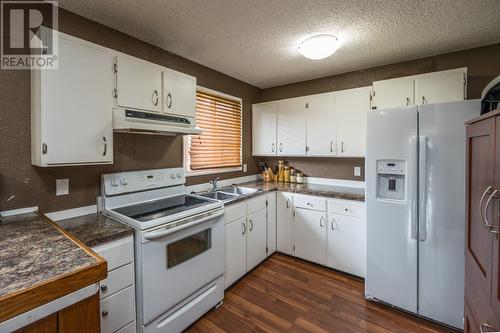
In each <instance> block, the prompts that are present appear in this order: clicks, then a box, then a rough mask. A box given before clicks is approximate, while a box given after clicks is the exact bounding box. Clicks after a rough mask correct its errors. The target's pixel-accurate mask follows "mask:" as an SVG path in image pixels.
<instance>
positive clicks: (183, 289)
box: [140, 209, 226, 325]
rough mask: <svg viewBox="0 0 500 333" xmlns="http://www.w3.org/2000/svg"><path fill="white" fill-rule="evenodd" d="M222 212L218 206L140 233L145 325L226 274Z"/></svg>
mask: <svg viewBox="0 0 500 333" xmlns="http://www.w3.org/2000/svg"><path fill="white" fill-rule="evenodd" d="M223 214H224V210H223V209H218V210H216V211H213V212H209V213H203V214H198V215H196V216H194V217H189V218H186V219H184V220H180V221H178V222H176V223H175V225H176V227H174V228H169V227H165V228H158V229H154V230H151V231H147V232H143V233H141V234H142V237H141V243H142V244H141V245H140V246H141V249H140V252H141V254H140V260H141V264H140V267H141V268H140V269H141V280H142V281H141V288H142V290H141V291H142V292H141V293H140V294H141V297H142V299H141V301H142V302H141V303H142V314H143V316H142V318H143V324H144V325H148V324H149V323H150V322H151V321H152V320H154V319H155V318H157V317H158V316H160V315H162V314H164V313H166V312H167V311H168V310H170V309H171V308H172V307H173V306H175V305H176V304H178V303H180V302H182V301H183V300H185V299H186V298H187V297H189V296H190V295H192V294H194V293H195V292H196V291H198V290H199V289H201V288H203V287H204V286H206V285H207V284H208V283H210V282H212V281H214V280H215V279H217V278H218V277H220V276H221V275H223V274H224V271H225V260H226V259H225V241H224V220H223Z"/></svg>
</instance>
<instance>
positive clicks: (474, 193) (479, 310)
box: [465, 118, 495, 325]
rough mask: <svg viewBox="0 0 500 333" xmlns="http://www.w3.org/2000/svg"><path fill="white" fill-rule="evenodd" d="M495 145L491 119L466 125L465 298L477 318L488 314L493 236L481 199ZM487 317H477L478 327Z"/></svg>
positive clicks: (489, 179) (488, 183)
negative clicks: (486, 223)
mask: <svg viewBox="0 0 500 333" xmlns="http://www.w3.org/2000/svg"><path fill="white" fill-rule="evenodd" d="M494 146H495V122H494V118H489V119H486V120H483V121H480V122H477V123H474V124H472V125H469V126H467V175H466V178H467V180H466V184H467V201H466V230H465V232H466V237H465V243H466V244H465V267H466V268H465V298H466V299H467V301H468V304H469V306H470V308H471V311H472V313H473V314H478V315H480V314H481V315H483V314H488V313H490V312H491V311H490V295H491V285H492V260H493V258H492V253H493V251H492V247H493V239H494V237H492V234H491V233H490V232H489V231H488V230H487V229H486V228H485V225H484V221H485V217H484V215H485V214H484V206H485V205H484V204H485V203H484V198H485V197H486V196H488V193H490V194H491V192H488V189H489V188H490V186H493V185H494V153H495V151H494ZM491 213H492V210H491V209H490V210H489V211H487V212H486V218H488V219H489V220H490V221H491V218H492V217H491V215H492V214H491ZM476 317H477V316H476ZM487 317H488V316H486V318H476V319H477V321H478V324H479V325H481V322H482V321H483V320H485V319H487Z"/></svg>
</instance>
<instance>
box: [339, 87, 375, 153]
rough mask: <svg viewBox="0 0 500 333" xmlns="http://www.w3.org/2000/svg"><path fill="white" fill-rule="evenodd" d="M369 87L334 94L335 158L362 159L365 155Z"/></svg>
mask: <svg viewBox="0 0 500 333" xmlns="http://www.w3.org/2000/svg"><path fill="white" fill-rule="evenodd" d="M370 92H371V87H362V88H356V89H349V90H342V91H337V92H336V93H335V114H336V124H337V156H341V157H364V156H365V153H366V118H367V113H368V112H369V111H370Z"/></svg>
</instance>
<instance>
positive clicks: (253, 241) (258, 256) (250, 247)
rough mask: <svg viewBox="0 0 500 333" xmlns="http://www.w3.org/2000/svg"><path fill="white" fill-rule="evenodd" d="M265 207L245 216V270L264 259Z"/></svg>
mask: <svg viewBox="0 0 500 333" xmlns="http://www.w3.org/2000/svg"><path fill="white" fill-rule="evenodd" d="M266 234H267V223H266V209H261V210H259V211H256V212H255V213H252V214H249V215H248V216H247V271H249V270H251V269H252V268H254V267H255V266H257V265H258V264H259V263H260V262H261V261H263V260H264V259H266V246H267V239H266Z"/></svg>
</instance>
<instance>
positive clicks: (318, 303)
mask: <svg viewBox="0 0 500 333" xmlns="http://www.w3.org/2000/svg"><path fill="white" fill-rule="evenodd" d="M186 332H190V333H198V332H203V333H206V332H229V333H233V332H234V333H244V332H314V333H316V332H318V333H320V332H377V333H378V332H380V333H382V332H419V333H420V332H424V333H426V332H427V333H430V332H455V331H453V330H449V329H447V328H444V327H441V326H438V325H435V324H433V323H430V322H427V321H424V320H422V319H419V318H417V317H414V316H411V315H409V314H406V313H403V312H400V311H397V310H393V309H391V308H389V307H386V306H383V305H380V304H377V303H374V302H368V301H367V300H365V298H364V282H363V280H361V279H358V278H355V277H352V276H349V275H346V274H342V273H339V272H336V271H334V270H330V269H328V268H325V267H321V266H318V265H314V264H311V263H308V262H305V261H302V260H300V259H296V258H292V257H288V256H285V255H282V254H274V255H272V256H271V257H269V258H268V259H267V260H266V261H265V262H263V263H262V264H260V265H259V266H258V267H257V268H256V269H254V270H253V271H252V272H250V273H249V274H248V275H246V276H245V277H243V278H242V279H241V280H240V281H238V282H237V283H235V284H234V285H233V286H232V287H231V288H230V289H228V290H226V295H225V299H224V304H223V305H222V306H221V307H220V308H219V309H217V310H215V309H212V310H211V311H210V312H208V313H207V314H206V315H205V316H203V317H202V318H200V319H199V320H198V321H197V322H196V323H194V324H193V325H192V326H191V327H189V328H188V329H187V330H186Z"/></svg>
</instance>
